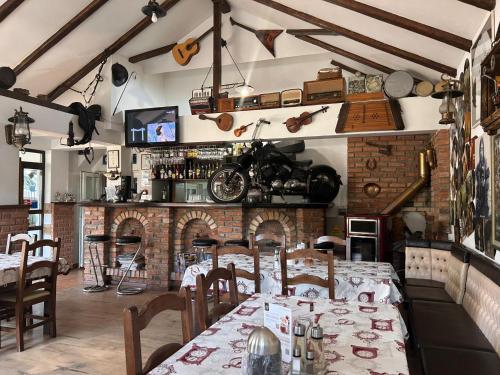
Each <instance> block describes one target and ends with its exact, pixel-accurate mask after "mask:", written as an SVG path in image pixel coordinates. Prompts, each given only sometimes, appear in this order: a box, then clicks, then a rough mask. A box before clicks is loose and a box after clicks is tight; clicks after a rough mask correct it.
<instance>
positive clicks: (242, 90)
mask: <svg viewBox="0 0 500 375" xmlns="http://www.w3.org/2000/svg"><path fill="white" fill-rule="evenodd" d="M222 47H224V48H225V49H226V51H227V53H228V54H229V57H230V58H231V60H232V61H233V64H234V66H235V67H236V70H237V71H238V73H239V74H240V77H241V79H242V80H243V83H242V84H240V85H238V86H236V88H235V90H236V92H237V93H238V94H240V95H241V96H248V95H250V94H252V93H253V92H254V88H253V87H252V86H251V85H249V84H248V83H247V80H246V79H245V77H244V76H243V74H242V73H241V70H240V68H239V67H238V64H236V61H235V60H234V58H233V55H231V52H229V49H228V48H227V42H226V41H225V40H224V39H222Z"/></svg>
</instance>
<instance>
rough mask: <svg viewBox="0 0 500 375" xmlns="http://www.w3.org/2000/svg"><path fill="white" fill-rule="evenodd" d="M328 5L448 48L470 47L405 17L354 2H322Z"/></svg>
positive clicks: (442, 31)
mask: <svg viewBox="0 0 500 375" xmlns="http://www.w3.org/2000/svg"><path fill="white" fill-rule="evenodd" d="M323 1H326V2H328V3H331V4H334V5H337V6H339V7H342V8H346V9H349V10H352V11H354V12H357V13H360V14H364V15H365V16H368V17H371V18H375V19H377V20H379V21H382V22H385V23H389V24H391V25H394V26H398V27H401V28H402V29H405V30H408V31H412V32H414V33H417V34H420V35H424V36H426V37H428V38H431V39H434V40H437V41H439V42H442V43H445V44H448V45H450V46H453V47H456V48H459V49H461V50H464V51H467V52H469V50H470V48H471V47H472V41H471V40H469V39H466V38H462V37H461V36H458V35H455V34H452V33H449V32H447V31H444V30H440V29H437V28H435V27H432V26H428V25H425V24H423V23H420V22H416V21H413V20H411V19H409V18H406V17H401V16H398V15H396V14H394V13H390V12H386V11H385V10H382V9H379V8H375V7H372V6H371V5H367V4H364V3H360V2H358V1H355V0H323Z"/></svg>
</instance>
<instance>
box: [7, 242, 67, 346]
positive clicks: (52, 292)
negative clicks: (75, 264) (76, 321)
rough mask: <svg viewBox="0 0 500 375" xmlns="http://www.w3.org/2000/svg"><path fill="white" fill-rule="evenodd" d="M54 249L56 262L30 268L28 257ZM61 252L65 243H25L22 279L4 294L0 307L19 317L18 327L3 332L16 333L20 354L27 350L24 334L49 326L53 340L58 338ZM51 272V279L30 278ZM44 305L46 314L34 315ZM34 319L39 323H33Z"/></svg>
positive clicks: (38, 263)
mask: <svg viewBox="0 0 500 375" xmlns="http://www.w3.org/2000/svg"><path fill="white" fill-rule="evenodd" d="M45 246H46V247H51V248H52V260H43V261H39V262H35V263H33V264H31V265H28V254H29V253H30V252H32V251H34V250H36V249H38V248H42V247H45ZM60 251H61V240H60V239H59V238H56V240H55V241H51V240H42V241H37V242H34V243H33V244H31V245H30V244H28V242H26V241H24V242H23V247H22V252H21V255H20V256H21V266H20V268H19V279H18V281H17V285H16V289H15V290H13V291H9V292H6V293H3V294H0V306H3V307H4V308H7V309H8V308H11V309H12V308H14V311H15V317H16V327H15V328H11V327H1V330H3V331H15V332H16V339H17V350H18V351H19V352H22V351H23V350H24V332H26V331H28V330H30V329H33V328H36V327H39V326H42V325H43V326H45V325H46V324H50V325H49V333H50V336H51V337H56V284H57V274H58V266H59V252H60ZM41 268H48V269H50V275H49V276H45V277H43V278H42V279H40V280H39V281H35V282H33V283H32V282H31V281H30V280H29V279H28V277H27V276H28V275H29V274H32V273H33V272H35V271H36V270H38V269H41ZM42 302H43V303H44V304H45V308H44V314H43V315H33V314H32V313H31V308H32V306H33V305H36V304H38V303H42ZM33 319H35V320H39V322H37V323H33Z"/></svg>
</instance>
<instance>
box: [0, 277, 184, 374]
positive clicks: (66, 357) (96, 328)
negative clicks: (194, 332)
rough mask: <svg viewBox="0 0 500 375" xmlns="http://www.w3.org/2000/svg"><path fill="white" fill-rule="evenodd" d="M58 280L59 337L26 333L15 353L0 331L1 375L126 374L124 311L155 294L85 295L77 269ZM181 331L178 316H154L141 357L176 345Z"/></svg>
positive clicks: (39, 330)
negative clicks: (0, 344) (171, 343)
mask: <svg viewBox="0 0 500 375" xmlns="http://www.w3.org/2000/svg"><path fill="white" fill-rule="evenodd" d="M59 279H60V285H58V286H59V290H58V295H57V297H58V301H57V314H58V317H57V322H58V324H57V330H58V336H57V337H56V338H54V339H52V338H50V337H49V336H43V334H42V327H39V328H36V329H34V330H33V331H32V332H28V333H26V334H25V346H26V350H25V351H24V352H22V353H18V352H17V351H16V340H15V335H14V334H11V333H8V332H2V347H1V348H0V374H1V375H21V374H22V375H24V374H30V375H32V374H36V375H42V374H43V375H48V374H51V375H60V374H92V375H98V374H106V375H121V374H125V354H124V347H123V324H122V311H123V308H124V307H126V306H129V305H134V304H143V303H144V302H145V301H147V300H149V299H151V298H152V297H154V296H155V295H157V294H159V293H158V292H145V293H142V294H140V295H136V296H117V295H116V293H115V288H112V290H109V291H107V292H102V293H95V294H85V293H83V292H82V291H81V287H82V286H81V273H80V272H79V271H73V272H71V273H70V274H69V275H67V276H62V277H60V278H59ZM2 323H4V322H2ZM180 327H181V324H180V314H178V313H175V312H165V313H162V314H160V315H158V318H157V319H154V320H153V321H152V323H151V325H150V326H149V327H148V328H147V329H146V330H145V331H143V339H142V343H143V357H144V358H146V357H147V356H148V355H149V354H150V353H151V352H152V351H153V350H154V349H156V348H158V347H159V346H161V345H163V344H164V343H166V342H174V341H177V342H179V341H180V340H181V337H182V335H181V329H180Z"/></svg>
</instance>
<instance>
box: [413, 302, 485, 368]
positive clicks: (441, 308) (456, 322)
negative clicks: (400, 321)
mask: <svg viewBox="0 0 500 375" xmlns="http://www.w3.org/2000/svg"><path fill="white" fill-rule="evenodd" d="M411 309H412V313H411V316H412V321H413V322H412V323H413V324H412V326H413V330H414V334H415V337H416V340H417V344H418V346H419V347H430V346H433V347H446V348H457V349H474V350H484V351H488V352H494V349H493V347H492V346H491V344H490V343H489V341H488V339H487V338H486V337H485V336H484V335H483V333H482V332H481V330H480V329H479V328H478V327H477V326H476V324H475V323H474V321H473V320H472V319H471V317H470V316H469V314H467V312H466V311H465V309H464V308H463V307H462V305H458V304H455V303H440V302H429V301H413V303H412V304H411ZM476 373H478V374H479V372H476Z"/></svg>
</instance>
